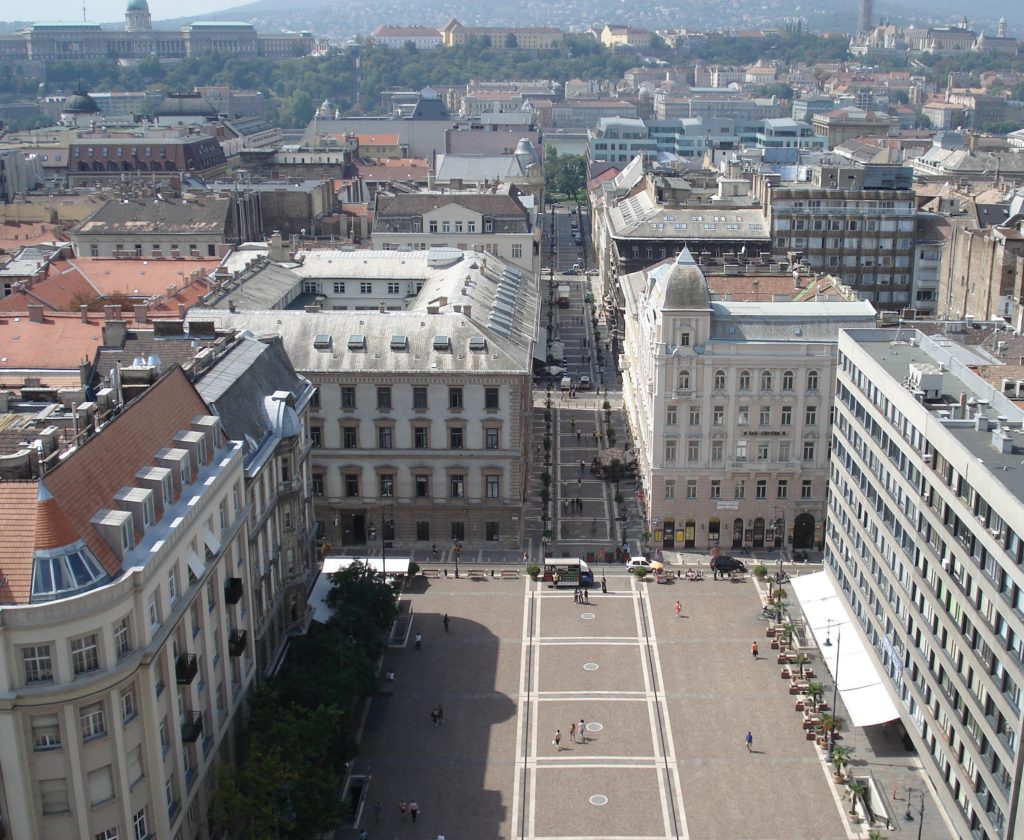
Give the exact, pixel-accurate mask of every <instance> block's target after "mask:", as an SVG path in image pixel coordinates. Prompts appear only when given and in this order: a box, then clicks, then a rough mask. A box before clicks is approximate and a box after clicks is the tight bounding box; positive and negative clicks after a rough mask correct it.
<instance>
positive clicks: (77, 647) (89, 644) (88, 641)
mask: <svg viewBox="0 0 1024 840" xmlns="http://www.w3.org/2000/svg"><path fill="white" fill-rule="evenodd" d="M71 666H72V669H73V670H74V672H75V676H76V677H77V676H80V675H81V674H88V673H89V672H90V671H95V670H97V669H99V667H100V651H99V645H98V644H97V641H96V634H95V633H93V634H92V635H89V636H83V637H82V638H81V639H72V641H71Z"/></svg>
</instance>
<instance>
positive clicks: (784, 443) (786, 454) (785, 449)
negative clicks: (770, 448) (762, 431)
mask: <svg viewBox="0 0 1024 840" xmlns="http://www.w3.org/2000/svg"><path fill="white" fill-rule="evenodd" d="M789 446H790V444H789V441H788V440H780V441H779V460H780V461H788V460H789V459H790V455H791V453H790V451H789Z"/></svg>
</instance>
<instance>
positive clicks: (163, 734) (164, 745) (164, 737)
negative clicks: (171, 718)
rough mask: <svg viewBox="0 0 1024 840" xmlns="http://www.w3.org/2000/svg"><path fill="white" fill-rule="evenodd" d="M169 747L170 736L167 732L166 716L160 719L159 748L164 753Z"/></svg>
mask: <svg viewBox="0 0 1024 840" xmlns="http://www.w3.org/2000/svg"><path fill="white" fill-rule="evenodd" d="M170 748H171V737H170V735H168V734H167V718H166V717H163V718H161V719H160V749H161V750H162V751H163V753H164V755H166V754H167V751H168V750H169V749H170Z"/></svg>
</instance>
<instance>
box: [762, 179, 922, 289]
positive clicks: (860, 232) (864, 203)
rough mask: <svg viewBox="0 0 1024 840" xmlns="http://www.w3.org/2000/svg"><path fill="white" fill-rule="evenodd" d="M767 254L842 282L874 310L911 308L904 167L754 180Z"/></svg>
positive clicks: (910, 193)
mask: <svg viewBox="0 0 1024 840" xmlns="http://www.w3.org/2000/svg"><path fill="white" fill-rule="evenodd" d="M753 192H754V196H755V197H756V198H757V199H758V200H759V201H760V202H762V205H763V206H764V208H765V214H766V216H767V218H768V220H769V224H770V226H771V233H772V241H773V249H774V250H775V252H777V253H791V254H793V255H794V258H795V259H797V260H801V261H806V264H807V265H809V266H810V267H811V268H812V269H815V270H821V271H825V272H828V273H831V274H835V275H837V276H840V277H842V279H843V282H844V283H846V284H847V285H848V286H851V287H853V288H854V289H856V290H857V292H859V293H860V294H861V295H862V296H863V297H864V299H865V300H869V301H871V302H872V303H873V304H874V305H875V306H876V307H877V308H879V309H901V308H904V307H907V306H910V305H911V292H912V286H913V268H914V232H915V230H916V225H917V221H916V213H917V210H916V206H915V199H914V190H913V178H912V171H911V170H910V168H909V167H901V166H883V165H867V166H854V165H834V164H830V163H821V164H815V165H813V166H812V167H811V179H810V181H808V182H802V181H801V182H793V181H787V182H783V181H782V179H781V177H780V176H778V175H776V174H773V173H767V174H758V175H756V176H755V177H754V183H753Z"/></svg>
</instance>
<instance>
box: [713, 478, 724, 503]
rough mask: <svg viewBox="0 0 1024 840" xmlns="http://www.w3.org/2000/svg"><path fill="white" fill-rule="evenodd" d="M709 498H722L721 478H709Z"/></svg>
mask: <svg viewBox="0 0 1024 840" xmlns="http://www.w3.org/2000/svg"><path fill="white" fill-rule="evenodd" d="M711 498H712V499H721V498H722V480H721V479H720V478H713V479H711Z"/></svg>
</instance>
